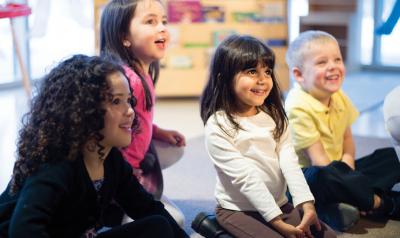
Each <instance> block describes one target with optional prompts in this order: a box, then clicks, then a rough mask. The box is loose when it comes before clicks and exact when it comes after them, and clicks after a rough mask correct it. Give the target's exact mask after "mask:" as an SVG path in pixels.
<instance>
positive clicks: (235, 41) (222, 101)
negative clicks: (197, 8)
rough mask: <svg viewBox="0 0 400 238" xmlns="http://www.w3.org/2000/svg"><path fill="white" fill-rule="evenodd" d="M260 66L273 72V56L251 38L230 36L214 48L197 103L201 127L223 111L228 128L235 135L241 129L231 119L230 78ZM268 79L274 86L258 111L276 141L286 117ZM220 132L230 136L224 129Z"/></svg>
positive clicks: (233, 100)
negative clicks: (271, 122)
mask: <svg viewBox="0 0 400 238" xmlns="http://www.w3.org/2000/svg"><path fill="white" fill-rule="evenodd" d="M260 62H262V63H264V64H265V65H266V66H267V67H268V68H270V69H274V66H275V55H274V53H273V51H272V50H271V49H270V48H269V47H268V46H267V45H265V44H264V43H262V42H261V41H260V40H258V39H256V38H254V37H252V36H246V35H233V36H230V37H228V38H227V39H226V40H224V41H223V42H222V43H221V44H220V45H219V46H218V47H217V49H216V51H215V53H214V56H213V58H212V60H211V64H210V71H209V79H208V82H207V84H206V86H205V88H204V91H203V93H202V95H201V99H200V115H201V119H202V120H203V123H204V124H206V122H207V120H208V119H209V118H210V116H212V115H213V114H214V113H216V112H217V111H224V112H225V113H226V115H227V117H228V120H229V122H230V124H231V126H232V128H233V129H235V131H237V130H239V129H241V127H240V125H239V124H238V123H237V122H236V121H235V120H234V117H233V114H234V113H235V110H236V107H237V105H236V101H237V100H236V96H235V93H234V77H235V75H236V74H238V73H239V72H241V71H244V70H246V69H249V68H255V67H257V65H258V64H259V63H260ZM271 77H272V81H273V85H274V86H273V87H272V89H271V92H270V94H269V95H268V97H267V98H266V99H265V101H264V104H263V105H262V106H261V107H260V109H261V110H263V111H265V112H266V113H268V114H269V115H270V116H271V117H272V119H273V120H274V122H275V124H276V128H275V130H274V132H273V135H274V138H275V140H278V139H279V138H280V136H281V135H282V134H283V133H284V131H285V130H286V127H287V117H286V113H285V110H284V108H283V103H282V100H281V94H280V89H279V85H278V81H277V80H276V77H275V73H274V72H272V75H271ZM220 128H221V129H222V130H223V131H224V132H225V133H226V134H227V135H230V134H229V133H228V131H227V130H226V129H225V128H222V127H221V126H220Z"/></svg>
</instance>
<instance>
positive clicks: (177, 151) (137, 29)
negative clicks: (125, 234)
mask: <svg viewBox="0 0 400 238" xmlns="http://www.w3.org/2000/svg"><path fill="white" fill-rule="evenodd" d="M166 24H167V16H166V14H165V10H164V7H163V6H162V4H161V2H160V1H158V0H113V1H110V2H109V3H108V4H107V6H106V7H105V9H104V11H103V13H102V17H101V24H100V54H102V55H104V56H107V57H110V58H112V59H114V60H117V61H119V62H120V63H121V64H123V65H124V69H125V71H126V75H127V77H128V79H129V81H130V85H131V88H132V91H133V93H134V95H135V97H136V98H137V101H138V102H137V106H136V107H135V112H136V114H137V116H138V119H139V123H140V128H139V133H138V134H137V135H135V137H134V138H135V140H133V141H132V143H131V144H130V145H129V146H128V147H127V148H125V149H124V151H123V155H124V157H125V159H126V160H127V161H128V162H129V163H130V164H131V165H132V167H133V169H134V174H135V175H136V176H137V177H138V179H139V181H140V182H141V183H142V185H143V186H144V187H145V188H146V190H147V191H149V192H150V193H152V194H153V195H154V196H155V197H156V198H157V199H161V201H162V202H163V203H164V205H165V206H166V208H167V210H168V211H169V212H170V213H171V214H172V215H173V216H174V218H175V219H176V220H177V221H178V223H180V224H181V225H182V224H183V214H182V213H181V212H180V211H179V209H178V208H177V207H176V206H175V205H174V204H173V203H172V202H171V201H169V200H168V199H166V198H165V197H164V196H162V195H161V194H162V186H163V185H162V184H163V181H162V174H161V168H164V167H168V166H169V165H171V164H172V163H174V162H176V161H177V160H178V159H179V158H180V157H181V156H182V154H183V149H182V147H183V146H185V138H184V136H183V135H182V134H180V133H179V132H177V131H173V130H165V129H162V128H159V127H157V126H156V125H154V124H153V114H154V103H155V91H154V84H155V82H156V81H157V79H158V74H159V62H158V61H159V60H160V59H161V58H162V57H163V56H164V54H165V50H166V47H167V45H168V43H169V38H170V36H169V32H168V30H167V27H166ZM153 139H155V140H153ZM156 141H158V142H156ZM153 142H154V143H153ZM156 143H164V144H163V146H162V147H160V148H164V150H165V147H166V146H165V143H167V144H169V145H171V146H169V149H168V150H171V149H173V152H172V153H171V152H170V151H168V153H164V152H163V153H162V155H164V154H168V155H169V157H167V158H162V157H158V154H161V153H157V150H156V148H157V146H156V145H155V144H156ZM159 160H160V161H159ZM160 164H161V166H160ZM160 167H161V168H160Z"/></svg>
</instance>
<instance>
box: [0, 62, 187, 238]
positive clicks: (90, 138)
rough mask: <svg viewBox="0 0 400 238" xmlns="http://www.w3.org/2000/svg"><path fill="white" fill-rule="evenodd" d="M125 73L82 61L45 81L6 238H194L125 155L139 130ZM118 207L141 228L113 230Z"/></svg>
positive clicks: (9, 208)
mask: <svg viewBox="0 0 400 238" xmlns="http://www.w3.org/2000/svg"><path fill="white" fill-rule="evenodd" d="M135 104H136V99H135V98H134V97H133V96H132V93H131V91H130V87H129V83H128V80H127V79H126V77H125V75H124V70H123V69H122V68H121V67H120V66H119V65H118V64H116V63H112V62H110V61H106V60H104V59H102V58H100V57H88V56H84V55H76V56H73V57H72V58H70V59H67V60H65V61H63V62H61V63H60V64H59V65H58V66H57V67H55V68H54V69H53V70H51V72H50V73H49V74H48V75H46V76H45V77H44V80H43V82H42V84H41V88H40V90H39V93H38V95H37V96H36V97H35V98H34V99H33V102H32V107H31V110H30V112H28V114H27V115H26V116H25V118H24V119H25V120H24V125H23V127H22V129H21V131H20V136H19V141H18V153H17V157H18V158H17V160H16V162H15V165H14V170H13V175H12V179H11V181H10V183H9V185H8V186H7V189H6V191H4V192H3V193H2V194H1V196H0V237H58V238H60V237H95V236H96V237H104V238H107V237H188V236H187V235H186V233H185V232H184V231H183V230H182V229H181V228H180V227H179V226H178V224H177V223H176V222H175V221H174V219H173V218H172V217H171V216H170V214H169V213H168V212H167V211H166V210H165V209H164V207H163V205H162V204H161V203H160V202H158V201H155V200H154V199H153V197H152V196H151V195H150V194H148V193H147V192H146V191H145V190H144V189H143V188H142V186H141V185H140V183H139V182H138V181H137V179H136V177H135V176H133V175H132V169H131V166H130V165H129V164H128V163H127V162H125V160H124V159H123V157H122V155H121V152H120V151H119V149H118V148H121V147H125V146H128V145H129V144H130V142H131V139H132V134H131V132H132V131H135V130H136V128H137V120H135V119H136V118H135V112H134V110H133V106H134V105H135ZM111 201H113V202H116V203H118V204H119V206H121V207H122V208H123V209H124V211H125V212H126V214H128V215H129V216H130V217H132V218H133V219H134V220H135V221H134V222H131V223H127V224H125V225H122V226H118V227H114V228H107V227H105V224H107V217H106V216H105V214H107V213H106V212H105V211H106V210H107V209H108V208H109V206H110V204H111Z"/></svg>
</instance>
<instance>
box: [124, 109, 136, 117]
mask: <svg viewBox="0 0 400 238" xmlns="http://www.w3.org/2000/svg"><path fill="white" fill-rule="evenodd" d="M126 115H127V116H128V117H135V110H133V108H132V107H131V106H129V107H128V110H127V111H126Z"/></svg>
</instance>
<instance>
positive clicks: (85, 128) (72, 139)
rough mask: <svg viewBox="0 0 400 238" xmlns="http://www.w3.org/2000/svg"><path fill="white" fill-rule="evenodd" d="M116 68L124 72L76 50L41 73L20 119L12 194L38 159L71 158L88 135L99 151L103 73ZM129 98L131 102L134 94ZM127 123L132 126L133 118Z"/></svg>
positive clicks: (104, 88) (105, 92)
mask: <svg viewBox="0 0 400 238" xmlns="http://www.w3.org/2000/svg"><path fill="white" fill-rule="evenodd" d="M116 72H121V73H122V74H124V70H123V68H122V67H121V66H120V65H118V64H117V63H115V62H111V61H108V60H105V59H104V58H101V57H97V56H93V57H89V56H85V55H75V56H73V57H71V58H69V59H67V60H65V61H63V62H61V63H60V64H59V65H58V66H56V67H55V68H54V69H52V70H51V71H50V73H48V74H47V75H46V76H44V79H43V81H42V83H41V86H40V88H39V91H38V94H37V96H36V97H35V98H34V99H33V100H32V105H31V109H30V111H29V112H28V113H27V114H26V115H24V117H23V120H22V124H23V126H22V129H21V130H20V135H19V141H18V145H17V146H18V149H17V160H16V162H15V164H14V170H13V175H12V179H11V188H10V191H11V193H12V194H14V193H16V192H17V191H18V190H19V189H20V188H21V186H22V184H23V182H24V181H25V179H26V178H27V177H29V176H30V175H31V174H32V173H33V172H34V171H35V170H36V169H37V168H38V167H39V166H40V165H41V164H43V163H47V162H50V161H61V160H75V159H76V158H77V157H78V156H80V155H81V153H82V149H83V146H84V145H85V143H86V142H87V141H88V140H89V139H94V141H95V142H96V144H97V146H98V151H97V152H98V153H99V155H101V156H104V153H103V149H104V148H103V147H102V146H101V145H100V144H99V142H100V141H101V140H102V139H103V138H104V136H103V135H102V134H101V133H100V132H99V131H100V130H101V129H103V128H104V119H103V118H104V115H105V110H104V109H103V107H102V102H104V101H105V100H110V99H109V97H110V93H109V91H108V90H109V86H108V84H107V81H106V78H107V77H108V76H109V75H110V74H112V73H116ZM132 98H133V97H132ZM131 103H132V107H134V104H135V100H134V98H133V100H132V102H131ZM132 129H133V130H136V129H137V121H136V119H135V121H134V122H133V123H132Z"/></svg>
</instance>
